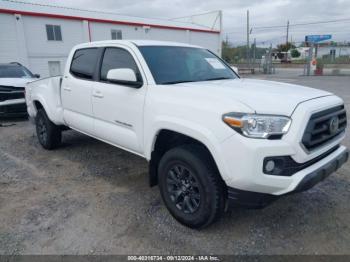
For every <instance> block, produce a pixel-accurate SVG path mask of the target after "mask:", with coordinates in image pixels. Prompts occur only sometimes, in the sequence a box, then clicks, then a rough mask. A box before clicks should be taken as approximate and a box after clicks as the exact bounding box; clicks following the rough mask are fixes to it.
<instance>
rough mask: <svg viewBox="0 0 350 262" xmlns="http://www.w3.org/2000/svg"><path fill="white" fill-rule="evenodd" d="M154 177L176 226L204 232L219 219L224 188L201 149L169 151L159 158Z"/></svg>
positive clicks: (206, 154)
mask: <svg viewBox="0 0 350 262" xmlns="http://www.w3.org/2000/svg"><path fill="white" fill-rule="evenodd" d="M158 175H159V187H160V191H161V195H162V198H163V201H164V203H165V205H166V207H167V208H168V210H169V212H170V213H171V214H172V215H173V216H174V217H175V219H177V220H178V221H179V222H180V223H182V224H184V225H186V226H188V227H191V228H204V227H206V226H208V225H210V224H211V223H213V222H215V221H216V220H217V219H218V218H219V217H220V216H221V215H222V213H223V211H224V207H225V193H224V192H225V184H224V182H223V181H222V179H221V177H220V174H219V172H218V171H217V169H216V166H215V164H214V163H213V161H212V159H211V158H210V155H209V153H208V152H207V151H206V150H205V149H204V148H203V147H201V146H197V145H184V146H180V147H177V148H174V149H171V150H170V151H168V152H167V153H165V154H164V156H163V157H162V159H161V161H160V163H159V170H158Z"/></svg>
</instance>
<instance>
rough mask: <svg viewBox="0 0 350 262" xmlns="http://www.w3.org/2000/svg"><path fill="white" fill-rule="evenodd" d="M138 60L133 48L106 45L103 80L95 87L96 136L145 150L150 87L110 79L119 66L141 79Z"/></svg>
mask: <svg viewBox="0 0 350 262" xmlns="http://www.w3.org/2000/svg"><path fill="white" fill-rule="evenodd" d="M136 61H137V60H135V58H134V56H133V55H132V51H131V50H126V49H123V48H116V47H108V48H106V49H105V51H104V54H103V58H102V63H101V68H100V74H99V81H98V82H95V83H94V85H93V88H92V89H93V90H92V107H93V113H94V132H95V136H96V137H99V138H100V139H102V140H104V141H106V142H109V143H111V144H114V145H117V146H119V147H122V148H128V149H130V150H131V151H134V152H137V153H142V148H143V147H142V143H143V108H144V101H145V95H146V88H145V86H143V87H141V88H134V87H130V86H126V85H120V84H115V83H111V82H108V80H107V73H108V71H109V70H111V69H117V68H130V69H132V70H134V72H135V73H136V75H137V76H138V78H140V79H141V78H142V77H141V75H140V71H139V69H138V68H139V66H138V65H137V63H136Z"/></svg>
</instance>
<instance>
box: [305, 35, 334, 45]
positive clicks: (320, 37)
mask: <svg viewBox="0 0 350 262" xmlns="http://www.w3.org/2000/svg"><path fill="white" fill-rule="evenodd" d="M330 39H332V35H307V36H305V42H309V43H318V42H321V41H325V40H330Z"/></svg>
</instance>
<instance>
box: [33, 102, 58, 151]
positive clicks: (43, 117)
mask: <svg viewBox="0 0 350 262" xmlns="http://www.w3.org/2000/svg"><path fill="white" fill-rule="evenodd" d="M35 126H36V134H37V137H38V140H39V143H40V144H41V146H42V147H43V148H45V149H47V150H52V149H54V148H56V147H58V146H59V145H60V144H61V139H62V131H61V129H60V127H58V126H56V125H55V124H54V123H52V122H51V121H50V119H49V118H48V116H47V114H46V112H45V110H44V109H39V110H38V112H37V114H36V117H35Z"/></svg>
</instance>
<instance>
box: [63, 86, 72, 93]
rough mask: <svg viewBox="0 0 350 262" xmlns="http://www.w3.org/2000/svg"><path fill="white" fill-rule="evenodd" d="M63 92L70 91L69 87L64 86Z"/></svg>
mask: <svg viewBox="0 0 350 262" xmlns="http://www.w3.org/2000/svg"><path fill="white" fill-rule="evenodd" d="M63 90H65V91H68V92H70V91H72V89H71V88H70V87H67V86H64V87H63Z"/></svg>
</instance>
